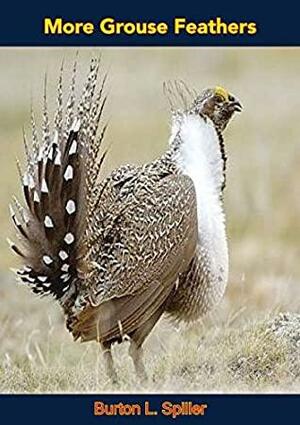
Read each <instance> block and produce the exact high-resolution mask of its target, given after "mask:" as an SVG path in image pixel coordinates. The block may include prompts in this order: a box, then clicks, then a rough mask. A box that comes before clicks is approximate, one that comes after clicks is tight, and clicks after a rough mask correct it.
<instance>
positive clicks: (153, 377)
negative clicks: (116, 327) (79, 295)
mask: <svg viewBox="0 0 300 425" xmlns="http://www.w3.org/2000/svg"><path fill="white" fill-rule="evenodd" d="M91 52H92V51H91V50H86V49H85V50H81V51H80V58H81V59H80V74H81V75H84V73H85V71H86V67H85V61H86V59H88V58H89V57H90V55H91ZM103 53H104V59H105V63H106V64H107V66H108V67H110V69H111V72H110V75H111V79H110V85H111V90H110V91H111V95H112V96H111V100H110V102H109V105H108V111H109V114H108V115H109V116H111V117H112V118H111V120H110V130H109V134H108V142H112V148H111V151H110V156H109V160H108V162H107V171H108V170H110V169H112V168H114V167H116V166H118V165H119V164H123V163H128V162H138V163H142V162H145V161H149V160H151V159H153V158H155V157H156V156H157V155H159V154H161V152H163V150H164V148H165V146H166V144H167V139H168V134H169V128H168V119H169V117H168V110H167V106H166V102H165V100H164V97H163V94H162V89H161V87H162V82H163V81H164V80H168V79H172V78H181V79H184V80H185V81H187V82H188V83H189V84H191V85H192V86H195V87H199V88H203V87H206V86H211V85H216V84H222V85H224V86H225V87H227V88H228V89H229V90H230V91H231V92H232V93H233V94H235V95H236V96H237V97H238V98H239V99H240V101H241V102H242V103H243V105H244V112H243V113H242V114H241V115H240V116H239V117H236V118H235V119H234V121H233V122H232V124H231V125H230V127H229V129H228V130H227V132H226V145H227V151H228V157H229V168H228V176H227V181H228V186H227V189H226V195H225V198H226V199H225V207H226V213H227V229H228V237H229V247H230V279H229V285H228V290H227V293H226V296H225V297H224V299H223V301H222V303H221V305H220V306H219V308H217V309H216V310H215V311H214V312H213V313H212V314H211V315H210V316H209V317H208V318H205V320H201V321H200V322H198V323H196V324H193V325H190V326H187V327H186V326H180V327H176V326H173V325H172V324H170V323H169V322H168V321H167V320H165V319H164V320H162V321H161V322H160V323H159V324H158V325H157V326H156V328H155V330H154V332H153V333H152V334H151V336H150V337H149V340H147V342H146V344H145V357H146V364H147V370H148V375H149V382H148V383H147V384H145V385H144V386H143V385H141V384H139V383H138V382H137V381H136V379H135V376H134V373H133V367H132V364H131V361H130V359H129V358H128V356H127V348H128V347H127V346H126V344H125V345H124V346H118V347H115V348H114V356H115V359H116V363H117V369H118V372H119V384H118V385H116V386H114V387H113V388H112V387H111V384H110V383H109V382H108V381H107V379H106V377H105V374H104V370H103V365H102V363H101V356H100V355H99V349H98V347H97V344H94V343H91V344H82V345H81V344H79V343H74V342H73V341H72V338H71V336H70V335H69V334H68V332H67V331H66V330H65V328H64V323H63V318H62V316H61V312H60V310H59V308H58V306H56V305H54V303H52V302H51V300H38V299H36V298H34V297H33V296H32V295H31V294H29V293H28V292H27V291H26V290H25V288H21V287H17V286H16V285H15V283H14V280H13V277H12V275H11V274H10V273H9V271H8V269H9V267H14V266H15V265H16V262H15V259H14V257H13V256H12V255H11V254H10V253H9V250H8V248H7V245H6V242H5V237H6V236H9V237H12V227H11V225H10V223H9V214H8V209H7V205H8V203H9V201H10V199H11V196H12V195H13V194H15V193H18V191H19V188H18V185H19V183H18V179H17V172H16V168H15V166H14V159H15V156H18V157H20V158H21V157H22V155H23V152H22V126H23V124H24V123H25V124H26V123H28V116H29V108H30V96H31V93H32V96H33V98H34V104H35V105H36V106H37V112H39V108H40V105H41V93H42V84H43V73H44V71H45V70H47V72H48V81H49V94H50V97H51V98H52V99H53V98H54V95H55V85H56V76H57V69H58V67H59V65H60V62H61V59H62V58H63V57H64V58H65V63H66V68H68V67H69V64H70V63H71V62H72V59H73V58H74V55H75V51H74V50H73V49H60V50H59V49H5V50H4V49H3V50H0V77H1V78H0V90H1V99H0V116H1V123H0V139H1V148H0V149H1V155H0V173H1V182H2V185H1V193H0V201H1V205H2V208H1V209H0V230H1V232H0V234H1V235H2V238H1V239H0V253H1V255H0V323H1V328H0V392H63V391H67V392H81V391H95V392H99V391H111V390H115V391H220V392H228V391H285V390H289V391H299V388H300V385H299V360H298V357H299V351H298V350H299V349H298V347H297V344H296V345H295V344H294V342H293V341H294V340H295V337H294V336H295V335H294V334H296V335H298V333H297V332H298V330H297V329H298V324H297V323H298V322H297V320H298V319H297V318H298V316H297V313H299V299H300V297H299V296H300V286H299V276H300V263H299V255H300V248H299V247H300V245H299V216H300V203H299V179H300V170H299V166H298V164H299V159H300V158H299V155H300V153H299V140H300V127H299V125H298V122H299V117H298V116H299V110H300V97H299V92H300V80H299V72H300V50H299V49H230V48H226V49H207V48H205V49H104V52H103ZM67 72H68V70H67ZM12 87H13V90H12ZM53 103H54V102H52V103H51V104H50V107H52V108H53V107H54V104H53ZM38 115H39V114H38ZM280 311H287V312H290V314H291V316H290V322H289V323H290V325H289V326H290V328H291V329H294V334H293V335H294V336H288V337H286V336H282V335H279V334H278V333H276V332H275V331H274V332H273V331H272V332H269V330H268V329H269V327H272V323H273V322H274V321H275V322H276V320H277V319H278V317H280V316H278V315H279V312H280ZM276 318H277V319H276ZM296 339H297V338H296ZM297 356H298V357H297Z"/></svg>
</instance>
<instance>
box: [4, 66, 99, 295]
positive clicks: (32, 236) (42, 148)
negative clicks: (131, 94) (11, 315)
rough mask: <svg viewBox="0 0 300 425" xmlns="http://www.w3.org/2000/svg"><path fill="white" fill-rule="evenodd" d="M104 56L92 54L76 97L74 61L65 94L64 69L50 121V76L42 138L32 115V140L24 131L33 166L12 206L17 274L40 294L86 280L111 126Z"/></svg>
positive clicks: (28, 158) (55, 292)
mask: <svg viewBox="0 0 300 425" xmlns="http://www.w3.org/2000/svg"><path fill="white" fill-rule="evenodd" d="M99 64H100V60H99V59H93V60H92V61H91V63H90V69H89V73H88V76H87V81H86V83H85V85H84V87H83V90H82V94H81V96H80V97H79V100H76V98H77V96H76V72H77V70H76V68H77V64H76V62H75V64H74V68H73V71H72V76H71V83H70V88H69V90H67V92H68V95H67V98H65V96H64V93H65V88H64V81H63V80H64V71H63V66H62V68H61V72H60V76H59V81H58V88H57V92H58V93H57V110H56V113H55V115H54V119H53V126H51V124H50V122H51V120H50V118H49V115H48V106H47V94H46V87H47V82H46V79H45V92H44V106H43V119H42V123H41V132H40V134H41V140H39V131H38V129H37V124H36V120H35V117H34V112H33V110H32V112H31V143H30V144H29V142H28V140H27V137H26V135H25V134H24V146H25V154H26V169H25V171H24V172H22V186H23V193H24V199H25V206H24V207H23V206H22V205H21V204H20V203H19V201H18V200H17V199H14V201H13V204H12V205H11V206H10V212H11V217H12V220H13V223H14V225H15V227H16V230H17V236H18V240H19V242H18V243H13V242H10V245H11V248H12V249H13V251H14V252H15V253H16V254H18V255H19V256H20V257H21V258H22V261H23V267H22V268H20V269H18V270H17V271H16V273H17V275H18V278H19V280H20V281H21V282H23V283H25V284H27V285H28V286H29V287H30V288H31V289H32V291H33V292H34V293H36V294H39V295H42V296H43V295H50V294H51V295H53V296H54V297H55V298H56V299H61V298H62V297H63V296H64V295H65V294H66V293H67V292H68V290H69V289H70V288H72V289H73V292H74V289H75V290H76V285H78V282H80V274H81V273H82V271H80V267H82V268H83V269H84V259H85V258H86V251H87V250H88V247H89V239H90V237H91V234H90V233H91V232H90V230H89V229H92V228H93V215H94V214H93V208H94V203H95V199H93V198H92V196H91V195H92V193H93V191H94V188H95V187H96V184H97V177H98V175H99V171H100V168H101V165H102V163H103V159H104V156H105V155H102V156H100V155H99V153H100V147H101V142H102V140H103V137H104V134H105V130H106V126H105V125H104V126H102V128H101V129H100V128H99V125H100V121H101V118H102V115H103V108H104V105H105V101H106V98H105V96H104V94H103V91H104V84H105V79H106V77H103V78H102V80H100V79H99Z"/></svg>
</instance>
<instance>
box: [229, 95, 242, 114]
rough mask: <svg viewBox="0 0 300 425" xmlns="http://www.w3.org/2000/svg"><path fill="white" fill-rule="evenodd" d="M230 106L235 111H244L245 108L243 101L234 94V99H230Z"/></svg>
mask: <svg viewBox="0 0 300 425" xmlns="http://www.w3.org/2000/svg"><path fill="white" fill-rule="evenodd" d="M230 107H231V108H232V109H233V111H234V112H242V110H243V106H242V105H241V103H240V102H239V101H238V100H237V99H235V97H233V96H232V100H230Z"/></svg>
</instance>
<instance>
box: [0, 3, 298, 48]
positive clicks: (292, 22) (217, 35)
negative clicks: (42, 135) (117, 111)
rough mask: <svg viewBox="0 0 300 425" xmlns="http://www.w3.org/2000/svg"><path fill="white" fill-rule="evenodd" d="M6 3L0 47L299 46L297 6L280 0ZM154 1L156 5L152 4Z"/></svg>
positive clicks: (0, 29) (0, 31)
mask: <svg viewBox="0 0 300 425" xmlns="http://www.w3.org/2000/svg"><path fill="white" fill-rule="evenodd" d="M222 3H223V4H222V5H220V4H218V3H217V2H195V1H194V2H187V1H185V2H184V3H182V2H181V3H180V5H178V3H175V2H172V3H171V4H170V2H169V3H168V2H160V4H159V5H155V3H154V2H151V3H150V4H132V3H131V4H130V3H127V2H122V3H118V2H115V1H110V2H94V3H88V2H86V1H85V2H78V3H77V4H75V3H74V2H72V3H71V2H64V3H63V2H57V1H52V2H51V3H49V2H44V3H41V2H39V3H35V4H34V5H32V6H31V7H30V5H28V3H27V2H25V3H21V4H19V5H18V6H16V5H15V4H14V3H8V4H6V5H5V8H4V10H3V6H2V20H1V28H0V45H2V46H246V45H253V46H298V45H300V28H299V17H298V10H297V7H296V6H295V5H293V6H292V5H289V4H288V3H287V2H285V4H284V7H283V5H282V3H281V4H278V5H276V4H273V5H272V6H270V5H267V4H264V3H263V2H256V4H255V3H254V2H251V3H245V2H237V3H235V2H222ZM155 6H156V7H155Z"/></svg>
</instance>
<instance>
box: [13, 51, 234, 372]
mask: <svg viewBox="0 0 300 425" xmlns="http://www.w3.org/2000/svg"><path fill="white" fill-rule="evenodd" d="M99 65H100V62H99V60H98V59H93V60H92V61H91V63H90V69H89V73H88V77H87V80H86V83H85V85H84V88H83V90H82V94H81V96H80V98H79V100H77V97H76V90H77V89H76V73H77V71H76V68H77V67H76V63H75V65H74V68H73V73H72V77H71V82H70V88H69V90H66V89H65V84H64V81H63V74H64V73H63V67H62V69H61V72H60V77H59V81H58V95H57V111H56V114H55V117H54V124H53V126H51V125H50V119H49V117H48V108H47V95H46V83H45V93H44V108H43V122H42V137H41V141H39V137H38V131H37V125H36V122H35V119H34V114H33V113H32V117H31V127H32V134H31V141H32V142H31V146H30V147H29V145H28V142H27V139H26V137H25V136H24V144H25V153H26V159H27V163H26V170H25V172H24V173H22V180H23V190H24V198H25V202H26V206H25V207H24V208H23V207H22V206H21V205H20V203H19V202H18V201H17V200H16V201H15V202H14V204H15V208H11V215H12V219H13V221H14V224H15V226H16V228H17V233H18V236H19V239H20V244H14V243H12V244H11V246H12V249H13V250H14V251H15V252H16V253H17V254H18V255H19V256H21V258H22V261H23V264H24V266H23V268H21V269H19V270H18V271H17V275H18V277H19V279H20V280H21V281H22V282H23V283H25V284H27V285H28V286H29V287H30V288H31V289H32V291H33V292H34V293H36V294H39V295H41V296H44V295H52V296H53V297H54V298H56V299H57V300H58V301H59V302H60V304H61V306H62V308H63V310H64V313H65V315H66V323H67V327H68V329H69V330H70V331H71V332H72V334H73V336H74V338H75V339H77V338H80V339H81V340H82V341H89V340H96V341H98V342H99V343H100V344H101V346H102V348H103V349H104V350H105V351H104V360H105V362H106V366H107V369H108V372H109V373H110V375H111V376H112V377H114V370H113V363H112V357H111V352H110V346H111V344H112V343H114V342H122V341H123V340H124V338H125V339H126V338H129V339H130V340H131V349H130V354H131V356H132V358H133V361H134V364H135V367H136V370H137V372H138V373H139V374H144V368H143V364H142V360H141V346H142V344H143V341H144V340H145V338H146V337H147V335H148V334H149V333H150V331H151V330H152V328H153V327H154V326H155V324H156V322H157V321H158V320H159V318H160V316H161V315H162V314H163V313H164V312H168V313H169V314H170V315H172V317H174V318H175V319H183V320H193V319H195V318H197V317H199V316H201V315H202V314H204V313H205V312H206V311H208V310H209V309H211V308H212V307H213V306H214V305H215V304H216V303H217V302H218V301H219V300H220V298H221V297H222V295H223V293H224V290H225V287H226V283H227V273H228V253H227V241H226V234H225V225H224V214H223V207H222V191H223V189H224V186H225V171H226V168H225V162H226V155H225V149H224V141H223V137H222V131H223V130H224V128H225V127H226V125H227V122H228V121H229V119H230V118H231V116H232V115H233V112H234V111H235V110H238V109H239V107H240V104H239V102H238V101H237V100H236V99H235V98H234V97H233V96H231V95H229V93H228V92H227V91H226V90H225V89H223V88H220V87H217V88H215V89H208V90H205V91H204V92H202V93H201V94H200V95H197V92H195V91H193V90H190V89H188V88H187V86H186V85H184V84H183V83H176V84H175V85H172V84H171V83H169V84H167V85H166V86H165V91H166V94H167V96H168V98H169V100H170V106H171V112H172V131H171V133H172V134H171V138H170V146H169V148H168V150H167V151H166V152H165V153H164V154H163V155H162V156H161V157H160V158H158V159H157V160H155V161H152V162H150V163H148V164H145V165H143V166H135V165H124V166H122V167H120V168H118V169H117V170H114V171H112V172H111V174H110V175H109V176H108V177H106V178H104V179H103V178H102V179H101V178H100V177H101V176H100V174H101V167H102V164H103V161H104V159H105V156H106V151H105V150H104V151H103V148H102V143H103V140H104V136H105V132H106V128H107V126H106V124H105V123H103V110H104V106H105V102H106V97H105V94H104V86H105V81H106V76H104V77H102V78H100V77H99V75H100V72H99ZM178 105H179V106H178Z"/></svg>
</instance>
